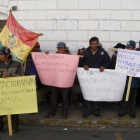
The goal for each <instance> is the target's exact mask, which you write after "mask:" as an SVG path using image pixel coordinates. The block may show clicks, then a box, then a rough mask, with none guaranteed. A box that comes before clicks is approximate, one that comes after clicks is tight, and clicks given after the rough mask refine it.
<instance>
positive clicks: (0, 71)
mask: <svg viewBox="0 0 140 140" xmlns="http://www.w3.org/2000/svg"><path fill="white" fill-rule="evenodd" d="M21 75H22V66H21V64H20V63H19V62H16V61H13V60H12V56H11V55H10V49H9V48H7V47H5V46H4V47H2V48H0V78H7V77H15V76H21ZM3 118H4V116H0V131H2V130H3V127H4V124H3ZM11 118H12V127H13V132H15V131H17V130H18V127H19V116H18V115H12V116H11Z"/></svg>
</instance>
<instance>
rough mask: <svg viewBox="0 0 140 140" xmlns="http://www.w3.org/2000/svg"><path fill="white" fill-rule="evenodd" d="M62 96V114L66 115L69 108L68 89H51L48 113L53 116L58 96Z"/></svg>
mask: <svg viewBox="0 0 140 140" xmlns="http://www.w3.org/2000/svg"><path fill="white" fill-rule="evenodd" d="M59 94H61V96H62V113H68V108H69V88H57V87H51V106H50V113H51V114H55V113H56V109H57V104H58V95H59Z"/></svg>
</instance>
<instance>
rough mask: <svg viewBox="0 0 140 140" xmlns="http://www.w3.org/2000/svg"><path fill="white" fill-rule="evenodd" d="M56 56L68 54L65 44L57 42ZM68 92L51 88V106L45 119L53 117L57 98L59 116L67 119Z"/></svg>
mask: <svg viewBox="0 0 140 140" xmlns="http://www.w3.org/2000/svg"><path fill="white" fill-rule="evenodd" d="M56 53H58V54H70V52H69V50H68V48H67V47H66V44H65V43H64V42H59V43H58V44H57V52H56ZM69 90H70V88H60V87H54V86H52V87H51V105H50V110H49V113H48V115H47V117H51V116H54V115H55V114H56V110H57V104H58V98H60V97H62V112H61V116H62V117H64V118H67V116H68V109H69Z"/></svg>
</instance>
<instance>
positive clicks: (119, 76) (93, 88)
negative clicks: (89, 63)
mask: <svg viewBox="0 0 140 140" xmlns="http://www.w3.org/2000/svg"><path fill="white" fill-rule="evenodd" d="M77 75H78V80H79V83H80V86H81V89H82V93H83V97H84V99H85V100H88V101H111V102H112V101H120V100H122V97H123V93H124V88H125V82H126V74H125V73H119V72H117V71H114V70H105V71H104V72H100V71H99V70H98V69H93V68H90V69H89V70H88V71H86V70H84V69H83V68H78V70H77Z"/></svg>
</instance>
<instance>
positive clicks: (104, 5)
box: [0, 0, 140, 54]
mask: <svg viewBox="0 0 140 140" xmlns="http://www.w3.org/2000/svg"><path fill="white" fill-rule="evenodd" d="M11 8H12V9H13V14H14V16H15V18H16V19H17V20H18V22H19V23H20V24H21V25H22V26H23V27H25V28H27V29H29V30H31V31H34V32H37V33H43V36H41V37H40V39H39V42H40V44H41V48H42V50H50V51H55V48H56V44H57V42H59V41H64V42H66V44H67V46H68V47H69V49H70V50H71V52H72V53H74V54H75V53H76V51H77V47H78V46H79V45H84V46H86V47H87V46H88V40H89V38H91V37H92V36H97V37H99V39H100V42H101V43H102V45H103V47H104V48H105V49H106V50H108V48H110V47H113V46H115V45H116V44H117V43H119V42H121V43H124V44H126V42H127V41H128V40H130V39H133V40H135V41H136V42H139V40H140V0H0V20H1V21H2V20H6V19H7V17H8V13H9V9H11ZM138 46H139V43H137V47H138Z"/></svg>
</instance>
